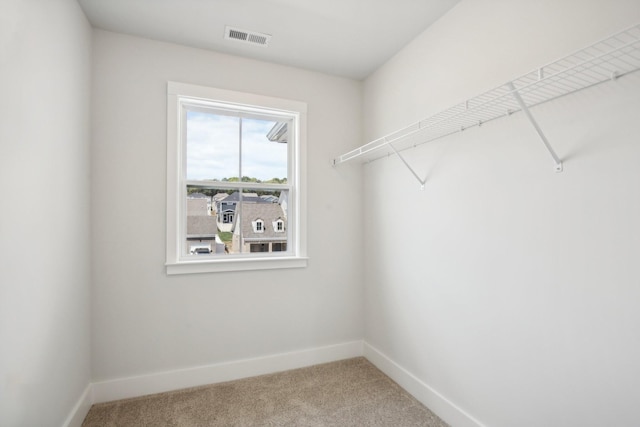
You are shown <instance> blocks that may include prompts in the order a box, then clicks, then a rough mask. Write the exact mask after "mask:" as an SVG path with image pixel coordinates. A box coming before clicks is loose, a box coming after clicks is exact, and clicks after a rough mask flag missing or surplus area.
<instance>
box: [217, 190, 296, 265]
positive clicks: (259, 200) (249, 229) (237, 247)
mask: <svg viewBox="0 0 640 427" xmlns="http://www.w3.org/2000/svg"><path fill="white" fill-rule="evenodd" d="M288 194H289V192H288V191H287V190H282V191H273V190H262V189H256V190H244V192H243V193H242V202H241V203H240V205H239V206H238V211H239V212H240V213H239V216H238V217H237V218H236V222H235V224H234V228H233V243H232V246H231V250H230V252H231V253H247V252H280V251H286V247H287V245H286V244H287V240H288V232H287V205H288V201H289V200H288V199H289V198H288ZM229 197H232V196H229ZM282 248H284V249H282Z"/></svg>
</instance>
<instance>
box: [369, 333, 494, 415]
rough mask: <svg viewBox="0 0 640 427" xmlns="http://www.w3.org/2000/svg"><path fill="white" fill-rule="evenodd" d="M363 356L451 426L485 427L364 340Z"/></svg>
mask: <svg viewBox="0 0 640 427" xmlns="http://www.w3.org/2000/svg"><path fill="white" fill-rule="evenodd" d="M364 357H366V358H367V359H368V360H369V361H370V362H371V363H373V364H374V365H375V366H376V367H377V368H378V369H380V370H381V371H382V372H384V373H385V374H387V375H388V376H389V377H390V378H391V379H392V380H394V381H395V382H396V383H398V384H399V385H400V387H402V388H404V389H405V390H406V391H408V392H409V393H410V394H411V395H413V397H415V398H416V399H418V400H419V401H420V402H421V403H422V404H424V405H425V406H426V407H428V408H429V409H431V410H432V411H433V412H434V413H435V414H436V415H438V416H439V417H440V418H442V419H443V420H444V421H445V422H446V423H448V424H449V425H451V426H452V427H486V426H485V425H484V424H482V423H481V422H480V421H478V420H476V419H475V418H473V417H472V416H471V415H469V414H467V413H466V412H465V411H463V410H462V409H460V408H459V407H458V406H456V405H455V404H454V403H453V402H451V401H450V400H449V399H447V398H446V397H444V396H443V395H441V394H440V393H438V392H437V391H436V390H434V389H433V388H432V387H430V386H429V385H427V384H425V383H424V382H422V381H421V380H420V379H419V378H417V377H416V376H415V375H413V374H412V373H411V372H409V371H407V370H406V369H404V368H403V367H402V366H400V365H398V364H397V363H396V362H394V361H393V360H391V359H390V358H389V357H387V356H386V355H384V354H383V353H382V352H380V351H379V350H378V349H376V348H375V347H373V346H371V345H369V344H368V343H366V342H365V343H364Z"/></svg>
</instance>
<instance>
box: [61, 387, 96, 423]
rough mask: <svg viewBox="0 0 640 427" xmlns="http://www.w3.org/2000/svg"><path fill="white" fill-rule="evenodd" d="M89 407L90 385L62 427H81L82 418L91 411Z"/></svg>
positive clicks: (90, 400)
mask: <svg viewBox="0 0 640 427" xmlns="http://www.w3.org/2000/svg"><path fill="white" fill-rule="evenodd" d="M91 405H93V395H92V385H91V384H88V385H87V387H86V388H85V389H84V392H83V393H82V395H81V396H80V399H78V401H77V402H76V404H75V406H74V407H73V409H72V410H71V412H70V413H69V416H68V417H67V419H66V420H65V422H64V424H62V427H81V426H82V422H83V421H84V418H85V417H86V416H87V414H88V413H89V409H91Z"/></svg>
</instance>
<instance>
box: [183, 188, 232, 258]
mask: <svg viewBox="0 0 640 427" xmlns="http://www.w3.org/2000/svg"><path fill="white" fill-rule="evenodd" d="M232 193H234V191H233V190H231V191H230V190H223V189H216V188H200V187H192V186H187V200H186V213H187V215H186V229H187V232H186V241H185V245H184V255H190V256H196V257H200V256H203V255H224V254H226V253H229V249H230V247H231V241H232V235H233V222H234V219H235V215H236V214H237V213H236V210H235V208H236V204H237V199H236V202H234V201H233V200H232V199H233V197H230V196H231V195H232ZM235 194H236V195H237V194H238V193H237V191H236V192H235ZM227 199H229V200H227Z"/></svg>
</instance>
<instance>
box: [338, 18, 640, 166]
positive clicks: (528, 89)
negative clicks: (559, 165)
mask: <svg viewBox="0 0 640 427" xmlns="http://www.w3.org/2000/svg"><path fill="white" fill-rule="evenodd" d="M639 69H640V24H637V25H634V26H633V27H631V28H628V29H626V30H624V31H621V32H619V33H618V34H615V35H613V36H611V37H608V38H606V39H604V40H601V41H599V42H597V43H594V44H592V45H591V46H589V47H586V48H584V49H582V50H580V51H578V52H575V53H573V54H571V55H568V56H566V57H564V58H562V59H559V60H557V61H555V62H552V63H550V64H547V65H544V66H542V67H540V68H538V69H536V70H534V71H531V72H529V73H527V74H525V75H523V76H521V77H518V78H517V79H515V80H512V81H510V82H507V83H505V84H504V85H501V86H498V87H496V88H495V89H492V90H490V91H487V92H485V93H483V94H481V95H478V96H476V97H474V98H471V99H469V100H467V101H466V102H463V103H461V104H457V105H455V106H453V107H451V108H449V109H447V110H444V111H442V112H440V113H438V114H435V115H433V116H431V117H428V118H426V119H424V120H420V121H419V122H416V123H413V124H411V125H409V126H407V127H404V128H402V129H399V130H397V131H395V132H392V133H390V134H388V135H385V136H383V137H381V138H378V139H376V140H373V141H371V142H369V143H367V144H364V145H362V146H360V147H358V148H356V149H355V150H352V151H349V152H347V153H345V154H342V155H341V156H339V157H337V158H335V159H334V160H333V164H334V165H338V164H340V163H345V162H348V161H353V160H358V161H360V162H371V161H373V160H377V159H379V158H382V157H386V156H389V155H392V154H397V153H398V152H399V151H403V150H406V149H408V148H412V147H415V146H418V145H421V144H424V143H427V142H430V141H433V140H436V139H439V138H442V137H445V136H447V135H451V134H454V133H457V132H461V131H463V130H465V129H469V128H471V127H474V126H480V125H482V124H483V123H487V122H489V121H492V120H495V119H498V118H500V117H505V116H508V115H510V114H513V113H515V112H518V111H521V110H522V108H521V105H520V104H519V102H518V99H517V96H514V95H516V94H519V96H520V97H521V99H522V101H523V102H524V104H525V106H526V107H529V108H531V107H534V106H536V105H539V104H542V103H545V102H548V101H551V100H553V99H556V98H559V97H562V96H565V95H569V94H571V93H574V92H577V91H580V90H582V89H586V88H589V87H592V86H595V85H597V84H600V83H603V82H606V81H611V80H615V79H617V78H619V77H622V76H624V75H625V74H629V73H632V72H634V71H637V70H639ZM512 85H513V86H512ZM514 92H515V93H514ZM392 144H393V145H392Z"/></svg>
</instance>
